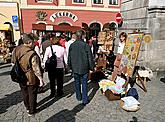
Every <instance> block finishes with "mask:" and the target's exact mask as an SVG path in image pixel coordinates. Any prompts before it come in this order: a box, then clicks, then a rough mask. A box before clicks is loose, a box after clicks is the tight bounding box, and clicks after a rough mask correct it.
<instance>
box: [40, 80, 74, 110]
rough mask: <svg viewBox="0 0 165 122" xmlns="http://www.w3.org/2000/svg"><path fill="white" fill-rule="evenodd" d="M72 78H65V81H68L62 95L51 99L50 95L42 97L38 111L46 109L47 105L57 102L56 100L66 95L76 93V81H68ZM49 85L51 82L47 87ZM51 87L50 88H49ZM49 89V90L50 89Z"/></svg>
mask: <svg viewBox="0 0 165 122" xmlns="http://www.w3.org/2000/svg"><path fill="white" fill-rule="evenodd" d="M70 79H71V78H65V79H64V83H67V84H66V85H65V86H64V88H63V91H64V95H62V96H61V97H57V96H55V97H54V98H52V99H50V97H49V96H47V97H45V98H44V99H42V100H41V101H39V102H38V107H39V108H38V111H39V112H40V111H42V110H44V109H46V108H47V107H49V106H51V105H52V104H53V103H55V102H56V101H58V100H59V99H61V98H62V97H65V96H72V95H73V94H74V82H70V83H68V82H69V81H68V80H70ZM48 86H49V83H48V85H46V87H47V88H48ZM48 89H49V88H48ZM48 89H47V90H48Z"/></svg>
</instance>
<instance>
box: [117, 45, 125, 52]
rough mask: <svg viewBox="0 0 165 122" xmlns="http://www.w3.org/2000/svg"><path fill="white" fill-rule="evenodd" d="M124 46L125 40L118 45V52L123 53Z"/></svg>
mask: <svg viewBox="0 0 165 122" xmlns="http://www.w3.org/2000/svg"><path fill="white" fill-rule="evenodd" d="M124 46H125V42H122V43H121V42H119V46H118V49H117V53H118V54H123V50H124Z"/></svg>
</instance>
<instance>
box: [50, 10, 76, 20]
mask: <svg viewBox="0 0 165 122" xmlns="http://www.w3.org/2000/svg"><path fill="white" fill-rule="evenodd" d="M60 17H69V18H70V19H72V20H73V22H76V21H77V20H78V17H77V16H76V15H75V14H73V13H71V12H68V11H59V12H56V13H54V14H52V15H51V16H50V20H51V21H52V22H54V21H55V19H57V18H60Z"/></svg>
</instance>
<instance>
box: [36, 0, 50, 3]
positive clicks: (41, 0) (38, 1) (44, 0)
mask: <svg viewBox="0 0 165 122" xmlns="http://www.w3.org/2000/svg"><path fill="white" fill-rule="evenodd" d="M37 3H53V0H51V1H48V0H37Z"/></svg>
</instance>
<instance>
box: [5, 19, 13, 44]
mask: <svg viewBox="0 0 165 122" xmlns="http://www.w3.org/2000/svg"><path fill="white" fill-rule="evenodd" d="M4 24H8V25H9V29H8V31H5V38H6V39H8V40H9V41H10V42H11V43H12V42H14V33H13V26H12V24H11V23H10V22H5V23H4Z"/></svg>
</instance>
